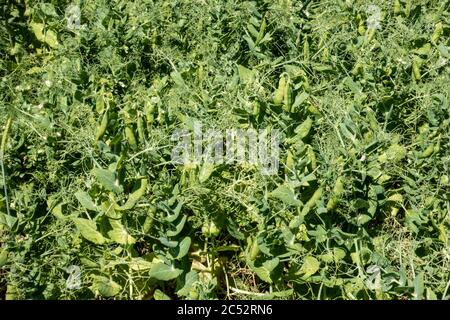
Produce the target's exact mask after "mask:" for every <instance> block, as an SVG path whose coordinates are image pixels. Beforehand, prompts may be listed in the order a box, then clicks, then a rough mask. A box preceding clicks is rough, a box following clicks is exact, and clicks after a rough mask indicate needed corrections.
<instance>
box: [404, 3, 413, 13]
mask: <svg viewBox="0 0 450 320" xmlns="http://www.w3.org/2000/svg"><path fill="white" fill-rule="evenodd" d="M411 2H412V1H411V0H406V4H405V15H406V16H407V17H409V15H410V14H411V6H412V3H411Z"/></svg>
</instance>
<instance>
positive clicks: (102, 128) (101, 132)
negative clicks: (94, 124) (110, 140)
mask: <svg viewBox="0 0 450 320" xmlns="http://www.w3.org/2000/svg"><path fill="white" fill-rule="evenodd" d="M107 127H108V110H106V112H105V113H104V114H103V117H102V121H101V123H100V126H99V127H98V128H97V134H96V136H95V141H99V140H100V139H101V138H102V137H103V135H104V134H105V131H106V128H107Z"/></svg>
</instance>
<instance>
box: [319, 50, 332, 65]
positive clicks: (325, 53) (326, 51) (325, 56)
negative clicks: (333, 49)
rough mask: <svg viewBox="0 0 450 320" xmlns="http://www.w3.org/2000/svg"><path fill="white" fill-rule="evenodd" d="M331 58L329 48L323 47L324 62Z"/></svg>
mask: <svg viewBox="0 0 450 320" xmlns="http://www.w3.org/2000/svg"><path fill="white" fill-rule="evenodd" d="M329 59H330V52H329V51H328V48H327V47H325V48H323V51H322V58H321V60H322V62H323V63H327V62H328V61H329Z"/></svg>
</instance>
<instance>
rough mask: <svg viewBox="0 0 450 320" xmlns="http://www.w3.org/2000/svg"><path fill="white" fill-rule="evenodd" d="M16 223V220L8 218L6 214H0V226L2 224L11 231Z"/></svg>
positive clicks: (11, 217)
mask: <svg viewBox="0 0 450 320" xmlns="http://www.w3.org/2000/svg"><path fill="white" fill-rule="evenodd" d="M16 222H17V218H16V217H13V216H10V215H8V214H6V213H3V212H0V224H3V225H5V226H7V227H8V229H10V230H11V229H12V228H13V227H14V225H15V224H16Z"/></svg>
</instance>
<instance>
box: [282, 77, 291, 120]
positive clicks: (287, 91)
mask: <svg viewBox="0 0 450 320" xmlns="http://www.w3.org/2000/svg"><path fill="white" fill-rule="evenodd" d="M283 98H284V99H283V100H284V101H283V109H284V111H286V112H291V104H292V94H291V88H290V80H289V79H287V81H286V85H285V87H284V95H283Z"/></svg>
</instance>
